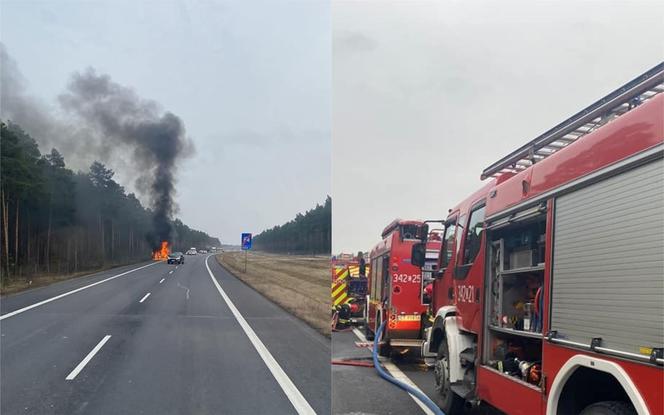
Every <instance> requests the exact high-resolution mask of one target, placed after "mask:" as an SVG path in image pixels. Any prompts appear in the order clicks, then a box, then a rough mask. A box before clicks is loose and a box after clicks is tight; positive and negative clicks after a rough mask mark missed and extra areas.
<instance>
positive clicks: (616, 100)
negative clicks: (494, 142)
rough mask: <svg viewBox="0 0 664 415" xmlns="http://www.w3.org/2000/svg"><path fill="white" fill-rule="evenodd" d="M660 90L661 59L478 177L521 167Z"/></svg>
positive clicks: (662, 86)
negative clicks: (658, 62) (647, 69)
mask: <svg viewBox="0 0 664 415" xmlns="http://www.w3.org/2000/svg"><path fill="white" fill-rule="evenodd" d="M660 92H664V62H662V63H660V64H658V65H656V66H655V67H654V68H652V69H650V70H649V71H647V72H646V73H644V74H642V75H640V76H639V77H637V78H636V79H634V80H632V81H630V82H628V83H626V84H625V85H623V86H621V87H620V88H618V89H616V90H615V91H613V92H611V93H610V94H609V95H607V96H605V97H604V98H602V99H600V100H599V101H597V102H595V103H593V104H591V105H590V106H589V107H588V108H586V109H584V110H582V111H579V112H578V113H576V114H574V115H572V116H571V117H569V118H568V119H566V120H565V121H563V122H561V123H560V124H558V125H556V126H555V127H553V128H551V129H550V130H548V131H546V132H545V133H543V134H541V135H540V136H539V137H537V138H535V139H534V140H532V141H530V142H529V143H527V144H525V145H523V146H521V147H519V148H518V149H517V150H515V151H514V152H512V153H510V154H508V155H507V156H505V157H503V158H502V159H500V160H498V161H497V162H495V163H493V164H492V165H490V166H489V167H487V168H486V169H484V171H483V172H482V176H481V179H482V180H484V179H486V178H488V177H497V176H500V175H501V174H503V173H518V172H520V171H523V170H525V169H527V168H528V167H530V166H532V165H533V164H535V163H537V162H539V161H542V160H543V159H545V158H546V157H548V156H550V155H551V154H553V153H555V152H557V151H558V150H561V149H563V148H565V147H567V146H568V145H570V144H571V143H573V142H575V141H576V140H578V139H579V138H581V137H583V136H584V135H586V134H588V133H591V132H593V131H595V130H596V129H598V128H599V127H601V126H602V125H604V124H606V123H607V122H609V121H611V120H613V119H615V118H617V117H619V116H621V115H623V114H625V113H626V112H628V111H629V110H631V109H633V108H635V107H636V106H638V105H640V104H642V103H643V102H645V101H647V100H649V99H650V98H652V97H654V96H655V95H657V94H659V93H660Z"/></svg>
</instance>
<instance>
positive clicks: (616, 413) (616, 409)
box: [580, 401, 636, 415]
mask: <svg viewBox="0 0 664 415" xmlns="http://www.w3.org/2000/svg"><path fill="white" fill-rule="evenodd" d="M580 415H636V410H635V409H634V406H632V404H631V403H629V402H622V401H602V402H596V403H594V404H592V405H589V406H586V407H585V408H584V409H583V411H581V414H580Z"/></svg>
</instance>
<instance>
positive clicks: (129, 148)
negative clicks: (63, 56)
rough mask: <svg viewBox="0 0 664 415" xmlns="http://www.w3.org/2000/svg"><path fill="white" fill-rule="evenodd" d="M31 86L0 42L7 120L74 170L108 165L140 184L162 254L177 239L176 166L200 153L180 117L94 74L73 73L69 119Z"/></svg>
mask: <svg viewBox="0 0 664 415" xmlns="http://www.w3.org/2000/svg"><path fill="white" fill-rule="evenodd" d="M25 84H26V82H25V79H24V77H23V75H22V74H21V72H20V71H19V69H18V65H17V63H16V62H15V61H14V60H13V59H12V57H11V56H10V55H9V54H8V53H7V50H6V48H5V45H4V44H2V43H0V117H1V118H2V119H3V120H11V121H13V122H16V123H17V124H19V125H21V127H22V128H24V129H25V130H26V131H27V132H28V133H29V134H30V135H32V136H33V137H35V139H37V140H38V142H39V144H40V147H41V148H46V149H49V148H52V147H56V148H58V149H59V150H60V151H62V152H63V153H64V154H65V156H66V157H67V160H68V161H69V164H70V165H72V166H73V167H75V168H80V169H83V168H86V167H87V166H89V165H90V163H91V162H92V161H94V160H102V161H104V162H108V163H110V165H111V166H113V167H114V168H119V169H120V170H121V173H122V176H124V177H132V178H133V179H135V183H134V184H135V187H136V190H137V191H138V193H139V194H140V195H141V196H143V197H145V198H146V199H147V200H148V201H149V204H150V207H151V209H152V211H153V214H154V234H153V235H148V239H149V240H150V242H151V243H152V244H153V246H154V247H155V248H157V247H158V246H159V243H160V242H161V241H163V240H170V237H171V225H170V223H171V219H172V217H173V214H174V213H175V211H176V210H177V206H176V205H175V202H174V196H175V182H176V172H177V166H178V163H179V161H180V160H181V159H182V158H184V157H186V156H188V155H190V154H192V153H193V151H194V147H193V144H192V142H191V141H190V140H189V139H188V138H187V137H186V135H185V128H184V125H183V123H182V121H181V120H180V118H178V117H177V116H175V115H174V114H172V113H170V112H163V111H162V110H161V109H160V107H159V105H158V104H157V103H156V102H154V101H150V100H146V99H142V98H141V97H139V96H138V95H137V94H136V93H135V92H134V91H133V90H132V89H130V88H127V87H125V86H122V85H120V84H118V83H116V82H113V81H112V80H111V78H110V77H109V76H108V75H98V74H97V73H96V72H95V71H94V70H93V69H88V70H86V71H84V72H82V73H74V74H73V75H72V78H71V80H70V82H69V84H68V86H67V89H66V91H65V93H63V94H62V95H60V97H59V103H60V106H61V107H62V109H64V110H65V112H66V114H61V113H60V112H59V111H53V110H52V109H51V107H49V106H48V105H46V104H44V103H43V102H42V101H40V100H39V99H37V98H35V97H33V96H31V95H29V94H28V93H26V88H25ZM67 115H68V116H67Z"/></svg>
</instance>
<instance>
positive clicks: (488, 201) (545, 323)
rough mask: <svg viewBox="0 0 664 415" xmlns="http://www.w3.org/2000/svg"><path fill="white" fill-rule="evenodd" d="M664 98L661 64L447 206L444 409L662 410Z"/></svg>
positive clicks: (439, 337) (419, 247)
mask: <svg viewBox="0 0 664 415" xmlns="http://www.w3.org/2000/svg"><path fill="white" fill-rule="evenodd" d="M663 91H664V64H659V65H657V66H656V67H654V68H653V69H651V70H650V71H648V72H646V73H644V74H643V75H641V76H639V77H638V78H636V79H634V80H633V81H631V82H629V83H627V84H626V85H623V86H622V87H621V88H619V89H617V90H616V91H614V92H612V93H610V94H609V95H607V96H606V97H604V98H602V99H601V100H599V101H597V102H595V103H594V104H592V105H590V106H589V107H587V108H585V109H583V110H582V111H580V112H579V113H577V114H575V115H573V116H572V117H570V118H569V119H567V120H565V121H563V122H562V123H560V124H558V125H557V126H555V127H553V128H552V129H550V130H548V131H546V132H545V133H544V134H542V135H540V136H539V137H537V138H535V139H534V140H532V141H530V142H528V143H527V144H525V145H524V146H522V147H520V148H519V149H517V150H516V151H514V152H512V153H511V154H509V155H507V156H505V157H504V158H502V159H500V160H498V161H497V162H496V163H494V164H492V165H491V166H489V167H487V168H486V169H485V170H484V171H483V172H482V174H481V178H482V179H483V180H484V179H487V183H486V184H485V185H484V186H483V187H482V188H481V189H479V190H478V191H476V192H475V193H473V194H472V195H470V196H469V197H468V198H466V199H465V200H463V201H462V202H461V203H459V204H458V205H457V206H455V207H454V208H453V209H451V210H450V213H449V215H448V216H447V219H446V221H445V230H444V237H443V244H442V248H441V254H440V256H439V266H440V270H439V272H438V273H437V274H436V278H435V282H434V290H433V300H432V309H433V310H434V314H435V318H434V322H433V325H432V327H431V328H430V329H428V330H427V332H426V342H425V345H424V347H425V348H426V349H427V350H428V352H430V353H435V355H436V359H435V365H434V378H435V389H436V393H437V396H436V398H437V400H438V404H439V405H440V406H441V408H442V409H443V410H444V411H445V413H447V414H455V413H457V411H459V410H460V408H461V407H462V406H463V405H469V404H470V405H473V404H477V403H479V402H481V401H484V402H486V403H488V404H490V405H491V406H494V407H496V408H498V409H500V410H501V411H503V412H505V413H507V414H524V415H525V414H528V415H531V414H547V415H554V414H565V415H567V414H582V415H589V414H603V415H607V414H613V415H624V414H651V415H659V414H664V393H663V391H664V367H663V365H664V356H663V348H664V220H663V218H664V158H663V157H664V94H662V92H663ZM426 235H427V231H426V227H423V229H422V230H421V231H420V238H421V239H422V242H420V243H419V244H415V245H414V246H413V252H412V254H411V256H412V259H413V262H414V263H415V264H416V265H423V263H424V257H425V250H426V246H425V244H424V242H423V239H424V238H426Z"/></svg>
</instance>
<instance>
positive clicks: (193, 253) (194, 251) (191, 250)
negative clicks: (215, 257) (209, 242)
mask: <svg viewBox="0 0 664 415" xmlns="http://www.w3.org/2000/svg"><path fill="white" fill-rule="evenodd" d="M187 255H196V250H195V249H190V250H188V251H187Z"/></svg>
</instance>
